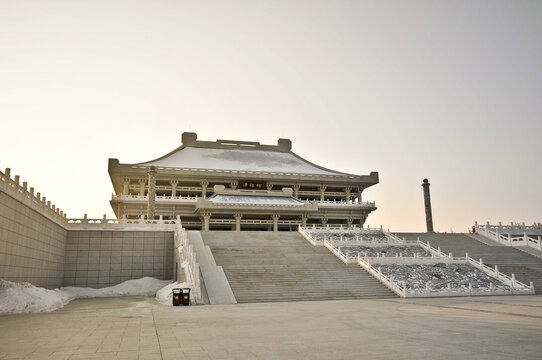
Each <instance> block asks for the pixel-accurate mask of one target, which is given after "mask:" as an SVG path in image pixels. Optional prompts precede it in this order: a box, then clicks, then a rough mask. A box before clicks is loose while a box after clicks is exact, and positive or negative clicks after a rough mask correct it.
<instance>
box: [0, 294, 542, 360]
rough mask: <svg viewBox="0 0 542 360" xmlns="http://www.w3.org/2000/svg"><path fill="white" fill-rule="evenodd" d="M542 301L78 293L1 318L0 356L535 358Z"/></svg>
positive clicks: (539, 349)
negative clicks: (168, 298) (43, 308)
mask: <svg viewBox="0 0 542 360" xmlns="http://www.w3.org/2000/svg"><path fill="white" fill-rule="evenodd" d="M541 338H542V297H541V296H515V297H505V296H502V297H475V298H440V299H377V300H372V299H364V300H344V301H314V302H290V303H257V304H237V305H215V306H209V305H206V306H190V307H175V308H173V307H167V306H163V305H160V304H158V303H157V302H156V301H155V300H154V299H152V298H143V297H127V298H106V299H81V300H76V301H73V302H72V303H70V304H68V305H67V306H66V307H64V308H63V309H61V310H59V311H56V312H53V313H46V314H27V315H9V316H2V317H0V359H150V360H152V359H354V358H355V359H360V358H368V359H420V358H422V357H423V358H425V359H456V358H458V357H463V358H466V359H474V358H476V359H510V358H518V359H519V358H521V359H539V358H540V357H541V354H542V344H541V343H540V339H541Z"/></svg>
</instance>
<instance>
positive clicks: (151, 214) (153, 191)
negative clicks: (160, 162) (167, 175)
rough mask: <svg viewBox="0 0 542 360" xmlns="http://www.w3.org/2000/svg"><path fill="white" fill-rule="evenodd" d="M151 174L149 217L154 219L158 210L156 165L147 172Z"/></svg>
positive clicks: (148, 200) (148, 204)
mask: <svg viewBox="0 0 542 360" xmlns="http://www.w3.org/2000/svg"><path fill="white" fill-rule="evenodd" d="M147 174H148V175H149V191H148V196H147V219H150V220H152V219H154V213H155V211H156V199H155V197H156V167H154V166H151V167H150V168H149V171H148V173H147Z"/></svg>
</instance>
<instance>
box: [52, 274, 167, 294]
mask: <svg viewBox="0 0 542 360" xmlns="http://www.w3.org/2000/svg"><path fill="white" fill-rule="evenodd" d="M170 283H171V280H158V279H155V278H152V277H144V278H141V279H136V280H127V281H125V282H123V283H120V284H118V285H115V286H111V287H106V288H101V289H93V288H80V287H71V286H69V287H63V288H61V289H60V290H62V291H64V292H66V293H67V294H70V295H73V296H74V298H75V299H82V298H95V297H114V296H137V295H141V296H153V295H154V294H156V291H158V290H160V289H161V288H163V287H164V286H166V285H168V284H170Z"/></svg>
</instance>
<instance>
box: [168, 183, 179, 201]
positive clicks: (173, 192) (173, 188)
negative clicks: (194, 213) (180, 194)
mask: <svg viewBox="0 0 542 360" xmlns="http://www.w3.org/2000/svg"><path fill="white" fill-rule="evenodd" d="M169 183H170V184H171V198H174V197H176V196H177V185H179V181H177V180H172V181H170V182H169Z"/></svg>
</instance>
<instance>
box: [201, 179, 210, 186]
mask: <svg viewBox="0 0 542 360" xmlns="http://www.w3.org/2000/svg"><path fill="white" fill-rule="evenodd" d="M200 185H201V186H202V187H207V186H209V181H207V180H203V181H202V182H200Z"/></svg>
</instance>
